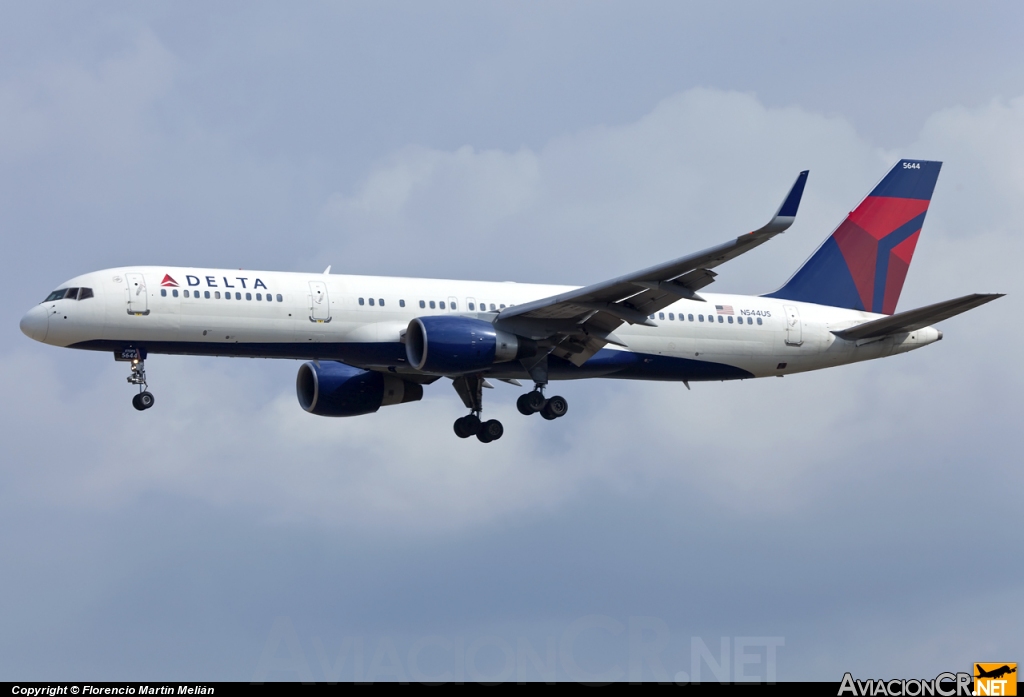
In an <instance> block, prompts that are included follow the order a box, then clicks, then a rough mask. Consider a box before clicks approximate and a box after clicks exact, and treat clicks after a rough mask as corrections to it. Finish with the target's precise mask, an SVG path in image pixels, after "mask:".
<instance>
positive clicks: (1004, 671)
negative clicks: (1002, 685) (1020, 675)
mask: <svg viewBox="0 0 1024 697" xmlns="http://www.w3.org/2000/svg"><path fill="white" fill-rule="evenodd" d="M975 668H976V669H977V671H978V674H977V675H975V676H974V677H976V678H995V679H998V678H1001V677H1003V676H1004V675H1009V674H1010V673H1016V672H1017V666H1016V664H1014V667H1013V668H1011V667H1010V666H1008V665H1003V666H1000V667H999V668H995V669H994V670H985V669H983V668H982V667H981V666H979V665H977V664H975Z"/></svg>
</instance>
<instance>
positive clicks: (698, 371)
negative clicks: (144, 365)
mask: <svg viewBox="0 0 1024 697" xmlns="http://www.w3.org/2000/svg"><path fill="white" fill-rule="evenodd" d="M70 348H77V349H86V350H90V351H112V352H120V351H121V350H122V349H126V348H137V349H140V350H141V351H142V353H143V355H144V356H145V355H146V354H147V353H164V354H172V355H186V356H237V357H248V358H292V359H298V360H313V359H319V360H325V361H326V360H335V361H342V362H343V363H348V364H349V365H353V366H357V367H367V366H375V367H380V366H394V367H401V366H405V365H407V361H406V358H405V346H404V345H403V344H398V343H393V344H392V343H357V344H329V343H317V344H292V343H279V344H268V343H235V344H215V343H205V342H187V341H180V342H179V341H173V342H172V341H150V342H145V343H138V344H132V343H125V342H122V341H108V340H94V341H83V342H80V343H77V344H73V345H72V346H71V347H70ZM484 374H486V375H490V376H493V377H496V378H522V379H527V380H528V379H529V374H528V373H527V372H526V370H525V368H523V367H522V365H521V364H520V363H519V362H518V361H511V362H508V363H498V364H497V365H494V366H493V367H491V368H490V369H489V370H486V371H484ZM548 377H549V378H550V379H552V380H574V379H581V378H599V377H605V378H620V379H626V380H676V381H678V380H687V381H693V382H699V381H702V380H743V379H745V378H752V377H754V376H753V374H752V373H750V372H748V371H746V370H743V369H742V368H737V367H735V366H731V365H727V364H725V363H711V362H709V361H698V360H693V359H690V358H676V357H674V356H657V355H651V354H644V353H633V352H631V351H617V350H615V351H613V350H611V349H601V350H600V351H598V352H597V353H596V354H594V355H593V356H592V357H591V358H590V360H589V361H587V362H586V363H584V364H583V365H582V366H580V367H577V366H575V365H573V364H572V363H570V362H569V361H566V360H563V359H561V358H555V357H553V356H552V357H551V358H550V360H549V362H548Z"/></svg>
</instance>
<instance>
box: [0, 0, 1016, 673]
mask: <svg viewBox="0 0 1024 697" xmlns="http://www.w3.org/2000/svg"><path fill="white" fill-rule="evenodd" d="M1022 22H1024V7H1022V6H1020V5H1019V4H1016V3H1009V2H1004V3H999V2H992V3H973V4H970V5H968V4H964V3H954V2H945V3H943V2H927V3H926V2H914V1H910V0H907V1H904V2H898V3H891V2H890V3H882V2H861V3H854V4H849V3H847V4H844V5H840V4H836V3H831V4H821V3H812V2H778V3H771V4H766V3H755V2H720V3H714V4H711V3H707V4H695V3H687V2H664V3H662V2H630V3H625V2H543V3H542V2H536V3H531V2H516V3H512V2H495V3H473V2H431V3H422V2H419V3H414V2H373V3H370V2H358V3H356V2H352V3H341V2H336V3H316V2H305V3H301V4H297V3H291V4H282V3H259V2H244V3H243V2H222V3H217V4H214V5H211V4H209V3H187V2H177V3H149V4H138V3H123V2H120V3H112V2H96V3H91V4H87V5H85V4H80V5H67V4H61V3H54V2H36V3H21V2H7V1H3V2H0V251H2V253H0V278H2V279H3V280H2V281H0V283H2V286H0V287H2V289H3V296H4V298H5V302H4V303H2V304H0V393H2V394H4V395H6V399H3V400H2V401H0V444H2V445H0V453H2V458H0V558H2V559H3V564H0V617H3V618H4V621H3V623H2V628H0V679H3V680H71V679H75V680H86V679H88V680H142V679H152V680H175V679H176V680H243V681H248V680H256V681H263V680H282V679H283V680H296V679H301V680H306V681H315V682H325V681H326V682H331V681H337V680H353V679H355V680H370V681H378V680H411V681H419V680H431V681H449V680H455V681H462V680H466V681H503V680H547V679H552V678H558V679H573V680H580V679H583V680H591V681H595V680H596V681H601V680H659V681H669V682H671V681H676V682H686V681H696V680H702V679H703V680H714V679H722V680H745V679H753V680H772V679H778V680H827V681H838V680H840V679H841V678H842V675H843V673H844V672H846V671H851V672H852V673H853V674H854V675H855V676H856V677H858V678H914V677H934V676H935V675H936V674H937V673H939V672H941V671H947V670H948V671H958V670H969V669H970V667H971V665H970V664H971V663H973V662H975V661H1015V660H1016V661H1020V660H1021V659H1022V658H1024V639H1022V638H1021V633H1020V631H1019V627H1020V626H1021V625H1024V582H1022V581H1021V579H1022V578H1024V573H1022V572H1024V561H1022V560H1021V556H1020V554H1019V553H1018V552H1019V550H1020V549H1021V547H1022V543H1024V532H1022V527H1021V525H1020V522H1019V520H1020V517H1019V513H1018V511H1019V508H1018V505H1017V504H1015V502H1019V498H1020V491H1021V488H1022V486H1024V474H1022V468H1021V465H1020V457H1019V449H1020V438H1019V429H1020V423H1021V417H1022V415H1024V414H1022V406H1021V398H1020V394H1021V389H1022V387H1024V368H1022V367H1021V362H1020V360H1019V349H1018V346H1019V345H1020V344H1021V341H1022V339H1024V332H1022V330H1021V322H1020V319H1019V318H1020V315H1021V313H1020V301H1019V298H1020V297H1021V292H1022V291H1024V281H1022V277H1021V274H1020V273H1019V271H1018V269H1017V266H1018V265H1019V260H1020V259H1021V258H1022V256H1024V242H1022V235H1021V234H1020V231H1021V221H1022V220H1024V69H1022V68H1024V48H1022V46H1021V43H1020V41H1019V36H1018V33H1019V32H1018V31H1017V30H1018V28H1019V27H1020V26H1021V24H1022ZM900 157H911V158H920V159H934V160H941V161H943V162H944V165H943V170H942V174H941V176H940V178H939V181H938V185H937V187H936V190H935V195H934V198H933V201H932V205H931V208H930V211H929V214H928V219H927V222H926V224H925V228H924V232H923V233H922V237H921V240H920V242H919V244H918V247H917V253H916V255H915V263H914V265H913V266H912V267H911V270H910V272H909V275H908V277H907V281H906V285H905V286H904V290H903V295H902V298H901V301H900V306H899V309H900V310H905V309H911V308H913V307H918V306H920V305H925V304H928V303H931V302H937V301H940V300H945V299H948V298H953V297H958V296H961V295H965V294H968V293H972V292H1001V293H1007V294H1008V295H1007V297H1005V298H1003V299H1001V300H999V301H997V302H995V303H992V304H990V305H986V306H985V307H983V308H980V309H977V310H974V311H972V312H970V313H968V314H966V315H963V316H960V317H957V318H954V319H951V320H947V321H946V322H943V323H942V324H941V325H940V327H941V329H942V330H943V332H944V335H945V338H944V340H943V341H942V342H941V343H938V344H935V345H932V346H930V347H927V348H926V349H923V350H921V351H916V352H913V353H911V354H905V355H901V356H897V357H892V358H888V359H884V360H880V361H873V362H869V363H865V364H859V365H853V366H847V367H842V368H836V369H831V370H828V371H824V372H819V373H810V374H803V375H794V376H787V377H786V378H785V379H782V380H779V379H772V380H767V379H766V380H756V381H742V382H734V383H718V384H715V383H707V384H694V385H693V386H692V387H693V389H692V390H691V391H687V390H686V388H685V387H683V386H682V385H677V384H646V383H625V382H618V381H587V382H584V383H572V382H571V383H563V384H558V385H556V386H555V387H556V389H557V392H558V393H559V394H562V395H564V396H565V397H566V398H567V399H568V400H569V404H570V411H569V414H568V415H567V417H566V418H564V419H560V420H558V421H557V422H553V423H549V422H546V421H543V420H541V419H538V418H531V419H526V418H523V417H521V416H520V415H519V414H518V413H517V412H516V410H515V407H514V402H515V399H516V397H517V396H518V395H519V393H520V390H517V389H516V388H513V387H511V386H508V385H499V386H498V387H497V388H496V389H494V390H493V391H488V393H487V394H486V395H485V399H486V402H485V407H486V410H487V413H488V414H489V415H492V416H494V417H497V418H500V419H501V420H502V421H503V422H504V424H505V436H504V437H503V438H502V439H501V441H499V442H496V443H492V444H489V445H486V446H485V445H483V444H480V443H477V442H475V441H472V442H470V441H462V440H460V439H458V438H456V437H455V436H454V435H453V433H452V430H451V423H452V421H453V420H454V419H455V418H457V417H458V416H460V415H461V414H462V412H463V411H464V410H463V407H462V405H461V402H460V400H459V399H458V398H457V396H456V394H455V392H454V390H452V389H450V387H446V386H445V381H441V382H438V383H436V384H435V385H433V386H431V387H430V388H428V389H427V390H426V395H425V397H424V399H423V401H421V402H417V403H412V404H406V405H400V406H395V407H388V408H386V409H382V410H381V411H380V412H378V413H376V414H373V415H369V416H363V417H358V418H352V419H327V418H319V417H314V416H312V415H309V414H307V413H305V412H304V411H302V410H301V409H300V408H299V406H298V404H297V402H296V398H295V393H294V387H293V385H294V377H295V373H296V371H297V369H298V366H299V364H298V363H297V362H292V361H271V360H250V359H223V358H220V359H217V358H196V357H168V356H153V357H151V359H150V360H149V361H148V365H147V368H148V374H149V378H150V386H151V388H152V390H153V392H154V393H155V395H156V406H155V408H153V409H152V410H149V411H147V412H145V413H138V412H136V411H135V410H134V409H133V408H132V407H131V405H130V396H131V389H130V387H129V386H128V385H127V384H126V383H125V377H126V375H127V371H126V370H125V369H124V364H117V363H115V362H114V361H112V360H110V357H109V356H107V355H105V354H97V353H91V352H76V351H70V350H66V349H59V348H55V347H50V346H43V345H41V344H37V343H34V342H32V341H31V340H29V339H28V338H27V337H25V336H23V335H22V334H21V333H20V331H19V329H18V320H19V319H20V317H21V315H22V314H24V312H25V311H27V310H28V309H29V308H30V307H31V306H32V305H33V304H35V303H37V302H39V301H40V300H41V299H42V298H43V297H45V295H46V294H47V293H48V292H49V291H50V290H52V289H53V288H56V287H58V286H59V285H60V284H61V282H63V281H64V280H66V279H68V278H71V277H73V276H75V275H77V274H80V273H85V272H87V271H92V270H96V269H102V268H108V267H115V266H121V265H132V264H138V265H144V264H156V265H167V266H173V265H192V266H213V267H218V266H219V267H227V268H246V269H275V270H288V271H303V272H319V271H321V270H323V268H324V267H326V266H327V265H328V264H331V265H332V267H333V270H334V273H355V274H380V275H405V276H429V277H442V278H471V279H483V280H494V281H505V280H512V281H525V282H544V283H566V284H587V283H593V282H597V281H600V280H602V279H606V278H609V277H612V276H617V275H620V274H623V273H626V272H629V271H631V270H635V269H637V268H643V267H646V266H649V265H652V264H654V263H657V262H660V261H664V260H666V259H669V258H674V257H677V256H682V255H684V254H687V253H689V252H693V251H696V250H699V249H703V248H705V247H708V246H711V245H713V244H717V243H720V242H722V241H725V240H727V239H729V238H730V237H731V236H733V235H736V234H740V233H742V232H746V231H748V230H751V229H754V228H755V227H757V226H759V225H761V224H763V223H764V222H766V221H767V219H768V218H769V217H770V216H771V214H772V213H773V212H774V211H775V209H776V207H777V206H778V203H779V201H781V199H782V197H783V196H784V195H785V193H786V191H787V189H788V187H789V186H790V185H791V183H792V181H793V179H794V177H795V176H796V173H797V172H799V171H800V170H802V169H809V170H810V172H811V174H810V179H809V183H808V186H807V190H806V193H805V196H804V201H803V204H802V208H801V211H800V216H799V217H798V219H797V222H796V223H795V224H794V225H793V227H792V228H790V230H789V231H787V232H786V234H784V235H782V236H780V237H778V238H776V239H774V240H772V242H771V243H770V244H767V245H764V246H763V247H760V248H758V250H756V251H755V252H753V253H751V254H748V255H745V256H744V257H742V258H740V259H737V260H735V261H732V262H730V263H729V264H727V265H725V266H723V267H720V268H719V269H718V271H719V273H720V275H719V277H718V279H717V281H716V283H715V285H714V287H713V290H715V291H719V292H737V293H752V294H755V293H763V292H768V291H771V290H773V289H775V288H777V287H778V286H779V285H781V284H782V283H783V282H784V281H785V280H786V279H787V278H788V277H789V275H790V274H791V273H792V272H793V271H794V270H795V269H796V268H797V267H798V266H799V264H800V263H801V262H802V261H803V260H804V259H805V258H806V257H807V256H808V255H809V254H810V253H811V252H812V251H813V250H814V248H815V247H816V246H817V245H818V244H819V243H820V242H821V240H822V239H824V238H825V237H826V236H827V235H828V234H829V233H830V232H831V230H832V229H833V227H834V226H835V225H836V224H837V223H838V222H839V221H840V220H841V219H842V218H843V217H844V216H845V214H846V212H847V211H849V210H851V209H852V208H853V207H854V206H855V205H856V204H857V203H858V201H859V200H860V198H861V197H862V196H864V195H865V194H866V193H867V192H868V191H869V190H870V188H871V187H872V186H873V184H874V183H875V182H876V181H877V180H878V179H880V178H881V176H882V175H883V174H884V173H885V172H886V171H887V170H888V168H889V167H890V166H891V165H892V164H893V163H894V162H895V161H896V160H897V159H899V158H900Z"/></svg>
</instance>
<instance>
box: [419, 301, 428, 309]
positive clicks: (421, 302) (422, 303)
mask: <svg viewBox="0 0 1024 697" xmlns="http://www.w3.org/2000/svg"><path fill="white" fill-rule="evenodd" d="M426 306H427V304H426V303H425V302H423V301H422V300H420V309H421V310H422V309H423V308H424V307H426Z"/></svg>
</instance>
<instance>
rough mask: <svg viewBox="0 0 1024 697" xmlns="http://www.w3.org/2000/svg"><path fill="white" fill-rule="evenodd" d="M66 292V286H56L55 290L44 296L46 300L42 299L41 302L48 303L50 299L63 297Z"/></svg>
mask: <svg viewBox="0 0 1024 697" xmlns="http://www.w3.org/2000/svg"><path fill="white" fill-rule="evenodd" d="M67 292H68V289H67V288H58V289H57V290H55V291H53V292H52V293H50V294H49V295H47V296H46V300H44V301H43V302H44V303H48V302H50V301H51V300H60V299H61V298H63V297H64V294H65V293H67Z"/></svg>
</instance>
